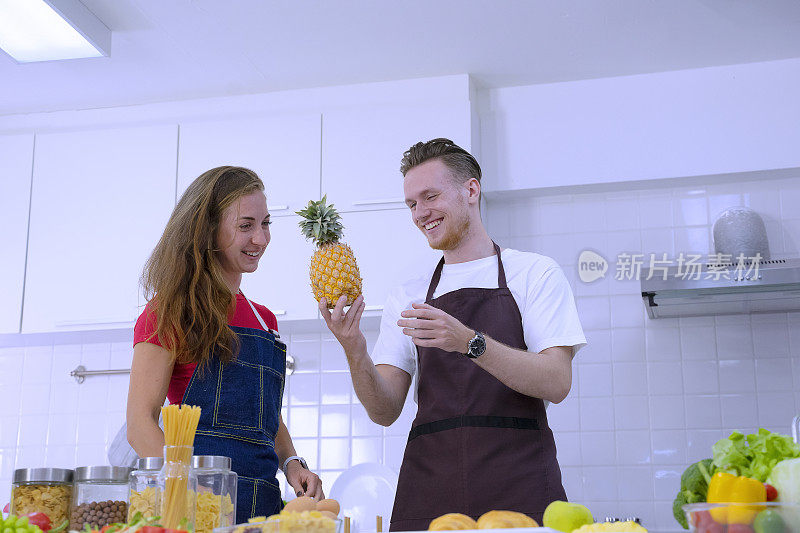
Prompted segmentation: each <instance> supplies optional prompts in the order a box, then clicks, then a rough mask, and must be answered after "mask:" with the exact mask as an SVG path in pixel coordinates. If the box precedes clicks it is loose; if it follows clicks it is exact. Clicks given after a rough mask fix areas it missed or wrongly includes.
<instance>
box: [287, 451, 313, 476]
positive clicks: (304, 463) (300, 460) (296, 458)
mask: <svg viewBox="0 0 800 533" xmlns="http://www.w3.org/2000/svg"><path fill="white" fill-rule="evenodd" d="M295 460H296V461H298V462H299V463H300V466H302V467H303V468H305V469H306V470H308V463H306V460H305V459H303V458H302V457H300V456H299V455H292V456H291V457H287V458H286V460H285V461H284V462H283V466H282V467H281V470H283V473H284V474H285V473H286V467H287V466H289V462H290V461H295Z"/></svg>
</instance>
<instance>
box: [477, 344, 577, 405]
mask: <svg viewBox="0 0 800 533" xmlns="http://www.w3.org/2000/svg"><path fill="white" fill-rule="evenodd" d="M570 350H571V348H570ZM474 361H475V363H476V364H477V365H478V366H480V367H481V368H483V369H484V370H486V371H487V372H489V373H490V374H492V375H493V376H494V377H496V378H497V379H499V380H500V381H501V382H502V383H503V384H504V385H505V386H507V387H509V388H510V389H513V390H515V391H517V392H519V393H520V394H524V395H526V396H532V397H534V398H542V399H543V400H547V401H550V402H552V403H559V402H561V401H562V400H563V399H564V398H566V397H567V394H568V393H569V390H570V387H571V384H572V366H571V353H570V354H569V355H568V354H567V353H566V348H564V347H554V348H548V349H547V350H544V351H543V352H542V353H539V354H536V353H531V352H527V351H525V350H518V349H515V348H511V347H510V346H506V345H505V344H503V343H501V342H498V341H496V340H494V339H492V338H490V337H486V352H484V354H483V355H481V356H480V357H478V358H477V359H474Z"/></svg>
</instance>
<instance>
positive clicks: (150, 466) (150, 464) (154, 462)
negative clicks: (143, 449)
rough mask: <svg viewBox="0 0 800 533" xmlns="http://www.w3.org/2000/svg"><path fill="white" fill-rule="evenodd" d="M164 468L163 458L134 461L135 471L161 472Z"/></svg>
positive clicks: (146, 458)
mask: <svg viewBox="0 0 800 533" xmlns="http://www.w3.org/2000/svg"><path fill="white" fill-rule="evenodd" d="M162 466H164V458H163V457H139V460H138V461H136V470H161V467H162Z"/></svg>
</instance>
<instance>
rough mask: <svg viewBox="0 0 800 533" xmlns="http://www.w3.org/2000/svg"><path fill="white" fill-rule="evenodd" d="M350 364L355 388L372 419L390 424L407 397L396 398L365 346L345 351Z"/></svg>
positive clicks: (379, 422) (395, 418) (386, 424)
mask: <svg viewBox="0 0 800 533" xmlns="http://www.w3.org/2000/svg"><path fill="white" fill-rule="evenodd" d="M345 355H346V356H347V363H348V365H349V366H350V376H351V378H352V380H353V389H354V390H355V391H356V396H358V399H359V400H360V401H361V404H362V405H363V406H364V408H365V409H366V410H367V414H368V415H369V417H370V419H371V420H372V421H373V422H375V423H376V424H380V425H382V426H390V425H391V424H392V423H393V422H394V421H395V420H397V417H398V416H400V412H401V411H402V410H403V403H404V400H405V398H395V397H394V394H393V393H392V391H391V390H390V389H389V387H388V386H387V384H386V382H385V380H384V379H383V377H382V376H381V375H380V373H379V372H378V369H377V368H376V367H375V364H374V363H373V362H372V359H371V358H370V356H369V354H368V353H367V349H366V345H364V347H363V348H361V347H359V348H357V349H353V350H348V351H346V352H345Z"/></svg>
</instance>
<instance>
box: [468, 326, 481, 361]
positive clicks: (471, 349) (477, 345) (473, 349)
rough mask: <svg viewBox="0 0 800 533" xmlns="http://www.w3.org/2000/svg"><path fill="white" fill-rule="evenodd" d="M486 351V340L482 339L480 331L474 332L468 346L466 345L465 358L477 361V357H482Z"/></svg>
mask: <svg viewBox="0 0 800 533" xmlns="http://www.w3.org/2000/svg"><path fill="white" fill-rule="evenodd" d="M485 351H486V339H485V338H484V337H483V333H481V332H480V331H477V330H476V331H475V336H474V337H472V339H470V341H469V344H467V353H465V354H464V355H466V356H467V357H469V358H470V359H477V358H478V357H480V356H482V355H483V352H485Z"/></svg>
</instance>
